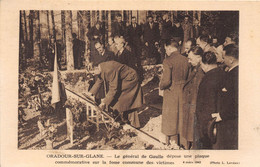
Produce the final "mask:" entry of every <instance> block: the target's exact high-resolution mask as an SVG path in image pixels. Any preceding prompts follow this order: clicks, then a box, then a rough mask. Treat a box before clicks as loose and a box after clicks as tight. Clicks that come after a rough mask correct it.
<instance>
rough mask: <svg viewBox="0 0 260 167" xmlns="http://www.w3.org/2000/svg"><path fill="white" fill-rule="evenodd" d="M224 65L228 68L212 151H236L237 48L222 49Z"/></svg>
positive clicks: (232, 46)
mask: <svg viewBox="0 0 260 167" xmlns="http://www.w3.org/2000/svg"><path fill="white" fill-rule="evenodd" d="M223 57H224V63H225V64H226V65H227V66H228V67H229V71H228V72H227V74H226V76H225V79H224V84H223V86H222V87H221V90H219V92H220V98H221V101H220V104H219V116H220V119H221V121H220V122H218V123H217V141H216V144H215V145H214V146H213V148H214V149H233V150H234V149H238V48H237V46H236V45H234V44H230V45H227V46H225V47H224V56H223Z"/></svg>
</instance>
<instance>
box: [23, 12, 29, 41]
mask: <svg viewBox="0 0 260 167" xmlns="http://www.w3.org/2000/svg"><path fill="white" fill-rule="evenodd" d="M23 17H24V32H25V33H24V35H25V38H24V39H25V42H27V41H28V31H27V20H26V13H25V10H24V11H23Z"/></svg>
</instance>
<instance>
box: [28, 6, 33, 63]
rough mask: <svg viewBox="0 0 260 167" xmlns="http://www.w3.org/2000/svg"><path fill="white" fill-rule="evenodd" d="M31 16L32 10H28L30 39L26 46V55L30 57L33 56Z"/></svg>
mask: <svg viewBox="0 0 260 167" xmlns="http://www.w3.org/2000/svg"><path fill="white" fill-rule="evenodd" d="M33 17H34V11H33V10H30V14H29V34H30V41H29V47H28V49H29V50H28V54H29V55H28V56H29V57H30V58H32V57H33V50H34V47H33Z"/></svg>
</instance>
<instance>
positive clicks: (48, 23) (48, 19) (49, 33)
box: [47, 10, 51, 42]
mask: <svg viewBox="0 0 260 167" xmlns="http://www.w3.org/2000/svg"><path fill="white" fill-rule="evenodd" d="M47 27H48V35H49V36H48V38H49V42H50V40H51V29H50V17H49V11H48V10H47Z"/></svg>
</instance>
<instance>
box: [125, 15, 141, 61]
mask: <svg viewBox="0 0 260 167" xmlns="http://www.w3.org/2000/svg"><path fill="white" fill-rule="evenodd" d="M141 36H142V27H141V26H140V25H139V24H137V22H136V17H132V23H131V25H129V26H128V27H127V39H126V41H128V43H129V45H130V47H131V51H132V53H133V54H134V56H135V57H136V59H137V60H138V61H140V57H141V52H142V45H141Z"/></svg>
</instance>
